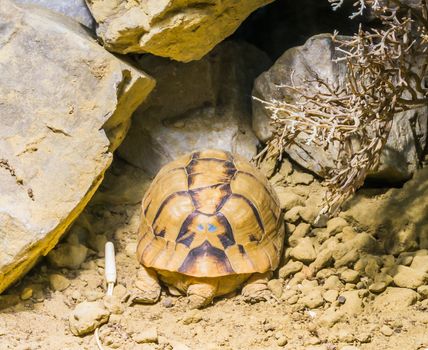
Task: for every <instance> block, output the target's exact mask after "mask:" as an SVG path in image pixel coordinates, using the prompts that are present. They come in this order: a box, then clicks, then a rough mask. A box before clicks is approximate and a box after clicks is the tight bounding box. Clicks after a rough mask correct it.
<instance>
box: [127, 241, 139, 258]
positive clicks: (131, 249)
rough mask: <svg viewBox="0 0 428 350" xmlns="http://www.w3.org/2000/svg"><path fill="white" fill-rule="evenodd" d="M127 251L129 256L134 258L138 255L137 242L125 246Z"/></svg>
mask: <svg viewBox="0 0 428 350" xmlns="http://www.w3.org/2000/svg"><path fill="white" fill-rule="evenodd" d="M125 253H126V255H127V256H128V257H130V258H133V257H135V256H136V255H137V242H130V243H128V244H127V245H126V246H125Z"/></svg>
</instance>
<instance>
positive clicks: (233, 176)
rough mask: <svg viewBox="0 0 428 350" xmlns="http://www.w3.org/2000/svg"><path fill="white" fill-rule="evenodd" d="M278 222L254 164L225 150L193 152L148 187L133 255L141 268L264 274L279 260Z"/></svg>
mask: <svg viewBox="0 0 428 350" xmlns="http://www.w3.org/2000/svg"><path fill="white" fill-rule="evenodd" d="M282 222H283V221H282V219H281V209H280V206H279V202H278V198H277V196H276V194H275V192H274V190H273V189H272V187H271V186H270V184H269V183H268V181H267V179H266V178H265V176H264V175H262V174H261V173H260V172H259V170H258V169H256V168H255V167H254V166H252V165H251V164H250V163H248V162H247V161H246V160H245V159H243V158H241V157H240V156H238V155H232V154H230V153H228V152H224V151H218V150H205V151H201V152H193V153H191V154H189V155H186V156H183V157H181V158H179V159H177V160H175V161H173V162H171V163H169V164H167V165H165V166H164V167H163V168H162V169H161V170H160V171H159V173H158V175H157V176H156V177H155V179H154V180H153V182H152V184H151V186H150V187H149V189H148V190H147V192H146V194H145V196H144V198H143V203H142V217H141V226H140V240H139V243H138V250H137V254H138V258H139V260H140V262H141V263H142V264H143V265H144V266H146V267H151V268H154V269H156V270H167V271H172V272H179V273H181V274H184V275H189V276H194V277H216V276H225V275H231V274H247V273H255V272H260V273H262V272H266V271H269V270H274V269H276V267H277V266H278V263H279V259H280V255H281V251H282V246H283V241H284V230H283V226H282Z"/></svg>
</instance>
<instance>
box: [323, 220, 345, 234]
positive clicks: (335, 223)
mask: <svg viewBox="0 0 428 350" xmlns="http://www.w3.org/2000/svg"><path fill="white" fill-rule="evenodd" d="M346 226H348V223H347V221H346V220H345V219H343V218H340V217H337V218H333V219H330V220H328V222H327V229H326V231H327V233H328V234H329V235H330V236H334V235H336V234H338V233H339V232H341V231H342V230H343V228H344V227H346Z"/></svg>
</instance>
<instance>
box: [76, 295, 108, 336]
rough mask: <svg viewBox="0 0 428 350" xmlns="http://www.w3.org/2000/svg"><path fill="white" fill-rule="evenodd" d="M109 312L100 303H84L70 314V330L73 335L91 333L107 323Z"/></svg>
mask: <svg viewBox="0 0 428 350" xmlns="http://www.w3.org/2000/svg"><path fill="white" fill-rule="evenodd" d="M109 316H110V313H109V311H108V310H107V309H106V308H105V306H104V305H103V303H100V302H87V301H84V302H83V303H80V304H78V305H77V306H76V308H75V309H74V311H73V312H72V313H71V314H70V318H69V322H70V330H71V332H72V333H73V334H74V335H85V334H88V333H91V332H92V331H94V330H95V328H97V327H99V326H100V325H102V324H104V323H107V321H108V318H109Z"/></svg>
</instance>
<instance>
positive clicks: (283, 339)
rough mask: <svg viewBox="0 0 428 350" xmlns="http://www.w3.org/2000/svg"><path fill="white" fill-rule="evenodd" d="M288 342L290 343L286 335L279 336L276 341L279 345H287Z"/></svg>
mask: <svg viewBox="0 0 428 350" xmlns="http://www.w3.org/2000/svg"><path fill="white" fill-rule="evenodd" d="M287 343H288V340H287V338H286V337H284V336H282V337H280V338H279V339H277V341H276V344H277V345H278V346H285V345H287Z"/></svg>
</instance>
